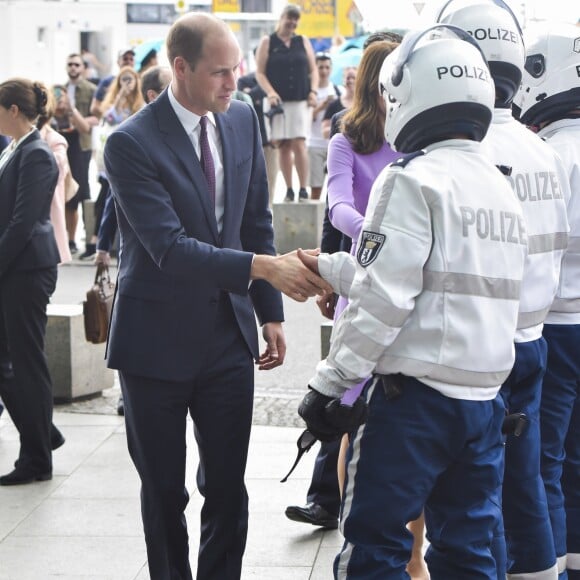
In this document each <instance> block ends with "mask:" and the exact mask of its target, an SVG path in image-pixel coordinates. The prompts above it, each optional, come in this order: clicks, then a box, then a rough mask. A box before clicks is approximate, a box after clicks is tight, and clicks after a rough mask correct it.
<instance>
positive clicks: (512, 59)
mask: <svg viewBox="0 0 580 580" xmlns="http://www.w3.org/2000/svg"><path fill="white" fill-rule="evenodd" d="M437 22H443V23H446V24H453V25H455V26H459V28H463V30H466V31H467V32H469V34H471V36H473V38H475V40H477V42H478V44H479V46H480V47H481V50H482V51H483V54H485V58H486V59H487V62H488V64H489V70H490V71H491V76H492V77H493V81H494V83H495V90H496V96H495V105H496V107H504V108H505V107H509V106H510V105H511V102H512V100H513V98H514V96H515V94H516V93H517V91H518V89H519V87H520V83H521V80H522V70H523V68H524V58H525V50H524V41H523V38H522V29H521V28H520V25H519V22H518V20H517V18H516V16H515V15H514V13H513V12H512V10H511V9H510V7H509V6H508V5H507V4H506V3H505V2H504V1H503V0H448V2H447V3H446V4H445V5H444V6H443V8H442V9H441V10H440V11H439V15H438V16H437Z"/></svg>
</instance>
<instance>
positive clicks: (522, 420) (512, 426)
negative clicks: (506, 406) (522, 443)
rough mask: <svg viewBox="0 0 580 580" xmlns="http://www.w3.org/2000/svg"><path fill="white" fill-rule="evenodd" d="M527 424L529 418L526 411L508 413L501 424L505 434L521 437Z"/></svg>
mask: <svg viewBox="0 0 580 580" xmlns="http://www.w3.org/2000/svg"><path fill="white" fill-rule="evenodd" d="M527 426H528V418H527V416H526V415H525V413H512V414H511V415H507V414H506V416H505V417H504V420H503V424H502V426H501V432H502V433H503V434H504V435H514V436H515V437H519V436H520V435H521V434H522V433H523V432H524V429H525V428H526V427H527Z"/></svg>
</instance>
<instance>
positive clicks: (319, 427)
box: [298, 386, 368, 442]
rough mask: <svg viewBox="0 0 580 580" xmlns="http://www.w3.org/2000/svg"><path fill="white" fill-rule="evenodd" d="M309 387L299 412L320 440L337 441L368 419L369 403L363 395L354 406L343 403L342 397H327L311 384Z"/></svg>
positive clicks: (307, 426)
mask: <svg viewBox="0 0 580 580" xmlns="http://www.w3.org/2000/svg"><path fill="white" fill-rule="evenodd" d="M308 388H309V389H310V390H309V391H308V393H306V395H305V396H304V399H302V402H301V403H300V406H299V407H298V414H299V415H300V416H301V417H302V418H303V419H304V421H305V422H306V428H307V429H308V431H310V433H312V435H314V437H316V438H317V439H318V440H319V441H324V442H329V441H336V440H337V439H340V438H341V437H342V435H343V434H344V433H348V432H350V431H354V430H355V429H356V428H357V427H359V425H362V424H363V423H364V422H365V421H366V418H367V414H368V405H367V403H366V401H365V400H364V399H362V398H361V397H359V398H358V399H357V400H356V401H355V403H354V405H352V406H348V405H342V404H341V402H340V399H336V398H332V397H327V396H326V395H323V394H322V393H319V392H318V391H316V390H314V389H313V388H312V387H310V386H309V387H308Z"/></svg>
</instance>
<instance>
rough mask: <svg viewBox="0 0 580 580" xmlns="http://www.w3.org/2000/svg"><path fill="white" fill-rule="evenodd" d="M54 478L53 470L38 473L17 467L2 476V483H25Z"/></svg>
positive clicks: (0, 480)
mask: <svg viewBox="0 0 580 580" xmlns="http://www.w3.org/2000/svg"><path fill="white" fill-rule="evenodd" d="M49 479H52V472H51V471H47V472H45V473H36V472H32V471H29V470H28V469H21V468H20V467H17V468H16V469H14V471H11V472H10V473H8V474H6V475H3V476H2V477H0V485H24V484H25V483H34V482H35V481H48V480H49Z"/></svg>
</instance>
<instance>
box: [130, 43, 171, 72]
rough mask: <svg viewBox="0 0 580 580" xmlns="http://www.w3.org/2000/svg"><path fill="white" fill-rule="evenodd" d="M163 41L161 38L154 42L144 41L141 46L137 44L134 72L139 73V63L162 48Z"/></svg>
mask: <svg viewBox="0 0 580 580" xmlns="http://www.w3.org/2000/svg"><path fill="white" fill-rule="evenodd" d="M164 43H165V40H164V39H163V38H158V39H155V40H146V41H145V42H142V43H141V44H138V45H137V46H136V47H135V48H134V51H135V70H136V71H137V72H139V71H140V70H141V63H142V62H143V59H144V58H145V57H146V56H147V55H148V54H149V53H150V52H151V51H152V50H154V51H155V52H159V51H160V50H161V48H162V47H163V44H164Z"/></svg>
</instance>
